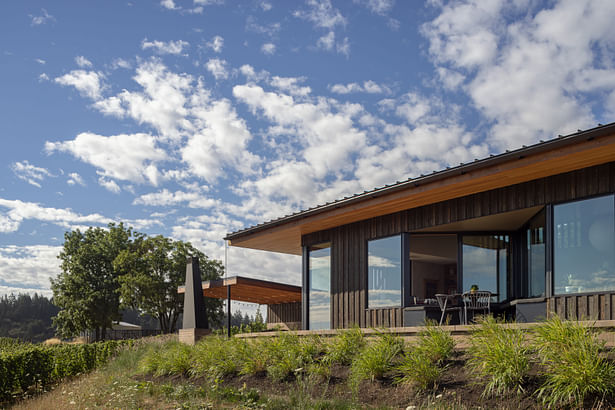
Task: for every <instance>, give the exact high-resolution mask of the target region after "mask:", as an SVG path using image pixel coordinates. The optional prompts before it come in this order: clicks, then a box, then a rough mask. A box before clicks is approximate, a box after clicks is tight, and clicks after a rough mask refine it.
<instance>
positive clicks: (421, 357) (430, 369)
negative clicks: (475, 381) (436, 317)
mask: <svg viewBox="0 0 615 410" xmlns="http://www.w3.org/2000/svg"><path fill="white" fill-rule="evenodd" d="M454 348H455V341H454V340H453V338H452V337H451V334H450V332H448V331H446V330H444V329H442V328H441V327H438V326H435V325H434V324H433V323H427V325H426V326H425V328H424V329H422V330H421V331H420V332H419V334H418V341H417V343H416V345H415V346H410V350H409V351H408V352H406V354H405V355H404V358H403V360H402V361H401V362H400V363H399V364H398V365H397V366H396V367H395V372H396V373H397V377H396V378H395V382H396V383H402V384H413V385H414V386H416V388H417V390H419V391H423V390H427V389H428V388H435V387H436V386H437V384H438V381H439V380H440V378H441V377H442V374H443V373H444V371H445V370H446V367H447V366H446V365H445V363H446V361H447V360H448V359H449V358H450V357H451V355H452V354H453V349H454Z"/></svg>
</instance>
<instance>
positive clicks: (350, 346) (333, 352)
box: [322, 325, 365, 365]
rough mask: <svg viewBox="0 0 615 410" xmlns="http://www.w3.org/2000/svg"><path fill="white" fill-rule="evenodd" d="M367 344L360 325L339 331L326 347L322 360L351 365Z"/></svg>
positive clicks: (329, 362)
mask: <svg viewBox="0 0 615 410" xmlns="http://www.w3.org/2000/svg"><path fill="white" fill-rule="evenodd" d="M364 346H365V338H364V337H363V332H361V329H360V328H359V327H358V326H356V325H355V326H353V327H352V328H350V329H348V330H342V331H340V332H338V334H337V336H335V337H334V338H333V339H332V340H331V342H330V343H329V344H328V345H327V347H326V353H325V356H324V357H323V359H322V361H323V362H324V363H327V364H334V363H339V364H342V365H349V364H351V363H352V360H353V359H354V358H355V356H356V355H357V354H358V353H359V352H360V351H361V349H363V347H364Z"/></svg>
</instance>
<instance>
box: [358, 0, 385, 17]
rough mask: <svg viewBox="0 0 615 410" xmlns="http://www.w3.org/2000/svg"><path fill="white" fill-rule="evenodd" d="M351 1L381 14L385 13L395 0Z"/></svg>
mask: <svg viewBox="0 0 615 410" xmlns="http://www.w3.org/2000/svg"><path fill="white" fill-rule="evenodd" d="M353 2H354V3H355V4H359V5H361V6H363V7H367V8H368V9H369V10H370V11H371V12H372V13H375V14H379V15H381V16H384V15H386V14H387V13H388V12H389V11H391V9H392V8H393V6H395V0H353Z"/></svg>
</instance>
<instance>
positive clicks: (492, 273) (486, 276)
mask: <svg viewBox="0 0 615 410" xmlns="http://www.w3.org/2000/svg"><path fill="white" fill-rule="evenodd" d="M461 248H462V255H461V260H462V269H463V270H462V272H463V282H462V283H463V289H462V290H463V291H464V292H466V291H469V290H470V288H471V287H472V285H477V286H478V288H479V290H488V291H490V292H492V293H497V295H498V296H497V300H498V301H502V300H505V299H506V298H507V297H508V288H509V281H510V276H511V275H510V272H511V270H512V269H511V266H510V264H511V257H510V255H511V243H510V236H509V235H497V234H495V235H463V237H462V243H461Z"/></svg>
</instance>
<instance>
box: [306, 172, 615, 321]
mask: <svg viewBox="0 0 615 410" xmlns="http://www.w3.org/2000/svg"><path fill="white" fill-rule="evenodd" d="M612 192H615V162H610V163H607V164H603V165H598V166H594V167H590V168H584V169H581V170H577V171H573V172H568V173H565V174H560V175H555V176H551V177H546V178H540V179H536V180H532V181H529V182H525V183H522V184H516V185H511V186H508V187H504V188H498V189H494V190H490V191H485V192H481V193H477V194H473V195H469V196H465V197H461V198H456V199H451V200H448V201H444V202H439V203H435V204H431V205H426V206H422V207H419V208H415V209H410V210H407V211H401V212H396V213H394V214H389V215H385V216H380V217H376V218H371V219H367V220H364V221H360V222H355V223H352V224H348V225H343V226H339V227H336V228H332V229H328V230H325V231H319V232H314V233H310V234H307V235H304V236H303V237H302V244H303V245H304V246H310V245H314V244H317V243H322V242H327V241H330V242H331V247H332V249H331V297H332V301H331V306H332V312H331V327H332V328H346V327H349V326H351V325H352V324H354V323H358V324H359V326H361V327H370V326H380V324H381V323H382V322H385V323H386V319H384V317H385V316H386V315H385V314H384V313H382V319H380V316H378V315H380V313H374V314H375V315H376V319H372V316H371V315H372V313H371V312H372V311H368V310H367V294H366V290H365V288H366V284H367V277H366V276H367V241H368V240H370V239H375V238H379V237H384V236H389V235H396V234H399V233H402V232H412V231H416V230H419V229H424V228H429V227H434V226H438V225H444V224H449V223H453V222H459V221H463V220H467V219H472V218H478V217H482V216H489V215H494V214H498V213H501V212H509V211H515V210H520V209H524V208H530V207H534V206H540V205H546V204H550V203H558V202H564V201H571V200H575V199H581V198H584V197H590V196H594V195H600V194H606V193H612ZM385 310H386V309H384V310H383V312H384V311H385ZM377 312H380V310H377ZM391 315H392V313H391V312H389V322H390V317H391ZM395 315H397V314H395ZM396 317H397V316H396ZM374 321H375V322H376V323H375V324H374Z"/></svg>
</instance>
